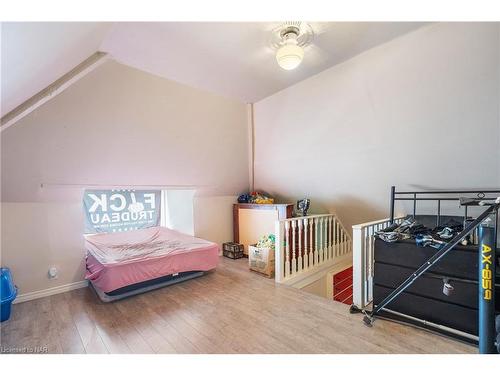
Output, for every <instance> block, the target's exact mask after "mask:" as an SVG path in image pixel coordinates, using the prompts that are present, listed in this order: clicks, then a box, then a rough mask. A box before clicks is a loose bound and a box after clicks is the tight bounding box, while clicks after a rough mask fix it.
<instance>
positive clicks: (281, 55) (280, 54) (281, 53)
mask: <svg viewBox="0 0 500 375" xmlns="http://www.w3.org/2000/svg"><path fill="white" fill-rule="evenodd" d="M303 58H304V50H303V49H302V47H299V46H298V45H297V43H296V42H295V40H293V39H292V40H288V41H287V43H286V44H285V45H284V46H283V47H281V48H280V49H279V50H278V51H277V52H276V61H278V64H279V66H281V67H282V68H283V69H285V70H292V69H295V68H296V67H298V66H299V65H300V63H301V62H302V59H303Z"/></svg>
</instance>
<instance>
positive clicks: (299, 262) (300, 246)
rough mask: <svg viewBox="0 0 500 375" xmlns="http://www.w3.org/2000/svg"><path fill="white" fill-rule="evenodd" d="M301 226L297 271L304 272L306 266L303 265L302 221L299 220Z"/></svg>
mask: <svg viewBox="0 0 500 375" xmlns="http://www.w3.org/2000/svg"><path fill="white" fill-rule="evenodd" d="M297 224H298V226H299V256H298V258H297V271H298V272H300V271H302V270H303V268H304V265H303V264H302V220H300V219H299V220H297Z"/></svg>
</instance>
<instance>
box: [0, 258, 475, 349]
mask: <svg viewBox="0 0 500 375" xmlns="http://www.w3.org/2000/svg"><path fill="white" fill-rule="evenodd" d="M348 309H349V307H348V306H347V305H343V304H340V303H338V302H334V301H329V300H327V299H324V298H321V297H317V296H315V295H312V294H309V293H307V292H304V291H300V290H297V289H294V288H291V287H287V286H280V285H276V284H275V283H274V281H273V280H269V279H266V278H264V277H262V276H260V275H257V274H255V273H253V272H250V271H248V268H247V260H246V259H240V260H237V261H233V260H230V259H226V258H221V263H220V265H219V267H218V268H217V270H216V271H214V272H211V273H209V274H207V275H206V276H203V277H200V278H197V279H193V280H189V281H186V282H183V283H180V284H176V285H173V286H168V287H165V288H163V289H159V290H156V291H152V292H149V293H145V294H141V295H138V296H134V297H131V298H128V299H125V300H122V301H117V302H113V303H108V304H105V303H102V302H100V300H99V299H98V298H97V296H96V295H95V294H94V292H93V290H92V289H91V288H84V289H78V290H75V291H72V292H67V293H62V294H58V295H55V296H51V297H46V298H41V299H38V300H34V301H29V302H24V303H20V304H16V305H13V314H12V317H11V319H10V320H9V321H7V322H4V323H2V324H1V328H0V334H1V336H0V345H1V346H2V348H3V352H5V348H23V347H47V350H48V352H50V353H475V352H477V350H476V348H475V347H473V346H469V345H466V344H462V343H459V342H456V341H453V340H450V339H447V338H444V337H441V336H438V335H435V334H432V333H428V332H425V331H422V330H418V329H415V328H412V327H407V326H404V325H400V324H396V323H392V322H388V321H383V320H377V321H376V322H375V324H374V326H373V327H372V328H367V327H365V326H364V325H363V323H362V321H361V315H359V314H356V315H351V314H349V311H348Z"/></svg>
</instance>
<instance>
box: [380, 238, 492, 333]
mask: <svg viewBox="0 0 500 375" xmlns="http://www.w3.org/2000/svg"><path fill="white" fill-rule="evenodd" d="M477 249H478V246H477V245H472V246H461V245H458V246H457V247H455V248H454V249H453V250H451V251H450V252H449V253H448V254H446V255H445V256H444V257H443V258H442V259H441V260H440V261H439V262H438V263H436V264H435V265H434V266H433V267H432V268H430V269H429V271H427V272H426V273H425V274H424V275H422V277H420V278H419V279H417V280H416V281H415V282H414V283H413V284H412V285H411V286H410V287H409V288H408V289H407V290H406V291H405V292H403V293H402V295H400V296H399V297H398V298H396V299H395V300H394V301H392V302H391V303H390V304H389V305H388V306H387V308H388V309H390V310H393V311H397V312H399V313H402V314H405V315H409V316H412V317H415V318H418V319H421V320H425V321H428V322H431V323H434V324H438V325H442V326H445V327H449V328H452V329H455V330H458V331H462V332H466V333H468V334H471V335H474V336H477V333H478V310H477V309H478V283H477V280H478V276H477V268H478V255H477ZM436 251H437V250H436V249H434V248H432V247H417V246H416V244H415V241H414V240H403V241H399V242H396V243H387V242H384V241H382V240H380V239H376V240H375V266H374V267H375V268H374V279H373V284H374V285H373V301H374V304H375V305H377V304H378V303H380V302H381V301H382V300H383V299H384V298H385V297H386V296H387V295H388V294H389V293H390V292H391V291H392V290H394V289H395V288H396V287H398V286H399V284H401V282H403V281H404V280H405V279H406V278H408V277H409V276H410V275H411V273H412V272H413V271H415V270H416V269H417V268H419V267H420V266H421V265H422V264H423V263H424V262H425V261H426V260H427V259H428V258H430V257H431V256H432V255H433V254H434V253H435V252H436ZM498 255H500V250H498V249H497V257H498ZM497 261H498V259H497ZM498 271H500V267H497V274H496V293H497V295H499V296H500V294H499V292H500V275H499V273H498ZM444 279H449V280H450V283H451V285H452V286H453V287H454V291H453V293H452V294H451V295H449V296H447V295H445V294H444V293H443V284H444V281H443V280H444ZM496 310H497V312H500V298H497V299H496Z"/></svg>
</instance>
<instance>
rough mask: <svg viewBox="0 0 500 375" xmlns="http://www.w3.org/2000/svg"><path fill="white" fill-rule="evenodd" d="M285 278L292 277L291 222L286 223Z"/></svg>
mask: <svg viewBox="0 0 500 375" xmlns="http://www.w3.org/2000/svg"><path fill="white" fill-rule="evenodd" d="M285 259H286V260H285V278H287V277H290V222H289V221H285Z"/></svg>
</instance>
